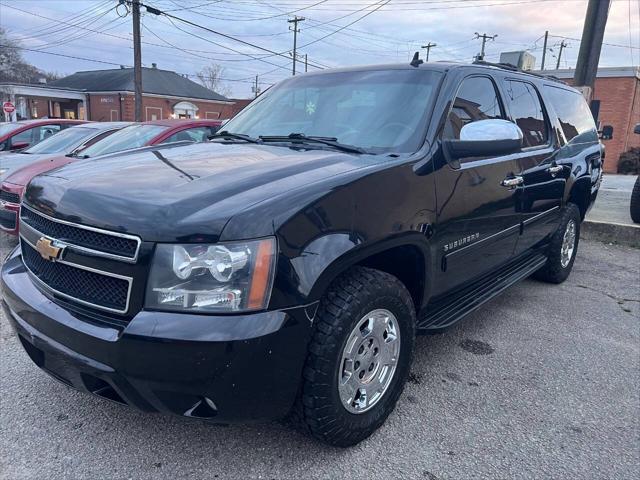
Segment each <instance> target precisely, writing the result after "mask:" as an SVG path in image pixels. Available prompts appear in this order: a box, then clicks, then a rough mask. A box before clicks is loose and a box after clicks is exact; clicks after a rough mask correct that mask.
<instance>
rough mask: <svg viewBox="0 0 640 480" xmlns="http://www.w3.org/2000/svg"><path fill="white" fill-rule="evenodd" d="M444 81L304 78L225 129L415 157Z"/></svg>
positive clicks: (416, 73)
mask: <svg viewBox="0 0 640 480" xmlns="http://www.w3.org/2000/svg"><path fill="white" fill-rule="evenodd" d="M440 76H441V74H440V73H438V72H434V71H429V70H418V69H411V70H366V71H357V72H335V73H324V74H318V75H308V76H307V75H301V76H298V77H293V78H291V79H289V80H285V81H284V82H282V83H280V84H279V85H277V86H275V87H273V88H272V89H271V90H269V91H268V92H266V93H265V94H264V95H262V96H260V97H258V98H257V99H256V100H254V101H253V102H252V103H251V104H249V105H248V106H247V107H246V108H245V109H244V110H242V112H240V113H239V114H238V115H237V116H236V117H235V118H233V119H232V120H230V121H229V122H228V123H227V124H226V125H225V126H224V127H223V128H222V129H223V130H225V131H227V132H231V133H234V134H244V135H249V136H251V137H253V138H258V137H260V136H287V135H290V134H292V133H293V134H303V135H305V136H307V137H310V136H320V137H327V138H334V139H336V140H337V141H338V142H340V143H342V144H347V145H353V146H356V147H360V148H364V149H366V150H367V151H369V152H372V153H385V152H414V151H416V150H417V149H419V148H420V145H421V142H422V140H423V136H424V129H425V125H426V122H427V115H428V110H429V109H428V106H429V104H430V102H431V100H432V97H433V96H434V93H435V90H436V86H437V83H438V81H439V79H440ZM314 146H315V145H314Z"/></svg>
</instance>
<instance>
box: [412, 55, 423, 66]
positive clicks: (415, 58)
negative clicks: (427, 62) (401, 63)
mask: <svg viewBox="0 0 640 480" xmlns="http://www.w3.org/2000/svg"><path fill="white" fill-rule="evenodd" d="M421 63H424V62H423V61H422V60H421V59H420V52H416V53H414V54H413V59H412V60H411V62H410V63H409V65H411V66H412V67H418V66H419V65H420V64H421Z"/></svg>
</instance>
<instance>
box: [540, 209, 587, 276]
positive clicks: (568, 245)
mask: <svg viewBox="0 0 640 480" xmlns="http://www.w3.org/2000/svg"><path fill="white" fill-rule="evenodd" d="M580 222H581V217H580V210H579V209H578V207H577V206H576V205H574V204H573V203H570V204H568V205H567V206H566V207H565V208H564V210H563V212H562V215H561V217H560V225H559V226H558V229H557V230H556V231H555V232H554V234H553V235H552V236H551V241H550V242H549V247H548V251H547V252H548V257H547V263H546V264H545V266H544V267H542V268H541V269H540V270H538V271H537V272H536V273H535V274H534V277H535V278H537V279H538V280H542V281H544V282H549V283H562V282H564V281H565V280H566V279H567V277H568V276H569V274H570V273H571V269H572V268H573V262H574V261H575V258H576V253H577V252H578V243H579V241H580Z"/></svg>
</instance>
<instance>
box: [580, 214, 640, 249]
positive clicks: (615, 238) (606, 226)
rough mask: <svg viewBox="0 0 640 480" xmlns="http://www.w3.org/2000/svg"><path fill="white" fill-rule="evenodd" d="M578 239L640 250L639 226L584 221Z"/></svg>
mask: <svg viewBox="0 0 640 480" xmlns="http://www.w3.org/2000/svg"><path fill="white" fill-rule="evenodd" d="M580 237H581V238H584V239H587V240H598V241H600V242H607V243H616V244H619V245H627V246H630V247H636V248H640V225H630V224H624V223H607V222H596V221H593V220H585V221H584V222H583V223H582V226H581V230H580Z"/></svg>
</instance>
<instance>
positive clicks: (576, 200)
mask: <svg viewBox="0 0 640 480" xmlns="http://www.w3.org/2000/svg"><path fill="white" fill-rule="evenodd" d="M567 202H568V203H573V204H575V205H577V207H578V209H579V210H580V219H581V220H584V217H585V215H586V214H587V211H588V210H589V205H590V203H591V177H587V176H583V177H580V178H577V179H576V180H575V181H574V182H573V184H572V185H571V190H570V191H569V197H568V198H567Z"/></svg>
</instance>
